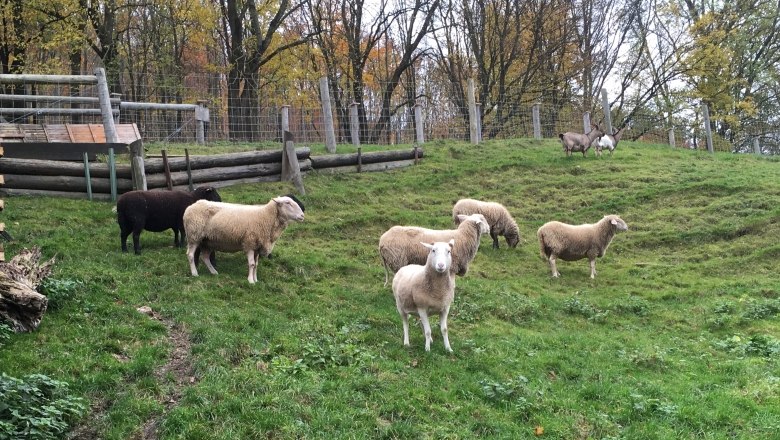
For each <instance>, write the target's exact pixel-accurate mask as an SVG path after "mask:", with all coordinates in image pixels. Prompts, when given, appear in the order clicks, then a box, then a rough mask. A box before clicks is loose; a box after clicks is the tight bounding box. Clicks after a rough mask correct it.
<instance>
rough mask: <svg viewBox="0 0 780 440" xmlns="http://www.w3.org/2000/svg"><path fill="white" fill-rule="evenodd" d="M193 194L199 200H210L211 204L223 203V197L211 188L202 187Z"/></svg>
mask: <svg viewBox="0 0 780 440" xmlns="http://www.w3.org/2000/svg"><path fill="white" fill-rule="evenodd" d="M192 193H193V194H194V195H195V198H196V199H198V200H208V201H210V202H221V201H222V197H220V196H219V193H218V192H217V189H216V188H214V187H211V186H201V187H200V188H196V189H195V191H193V192H192Z"/></svg>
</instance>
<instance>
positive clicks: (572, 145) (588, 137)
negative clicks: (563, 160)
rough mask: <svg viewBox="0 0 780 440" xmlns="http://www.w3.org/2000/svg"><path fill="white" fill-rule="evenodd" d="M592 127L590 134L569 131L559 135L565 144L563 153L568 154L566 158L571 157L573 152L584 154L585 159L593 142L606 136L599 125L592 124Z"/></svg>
mask: <svg viewBox="0 0 780 440" xmlns="http://www.w3.org/2000/svg"><path fill="white" fill-rule="evenodd" d="M590 127H591V130H590V133H588V134H582V133H575V132H573V131H568V132H566V133H560V134H559V135H558V138H559V139H560V140H561V144H563V152H564V153H566V156H571V153H572V152H582V157H585V153H587V152H588V149H589V148H590V145H591V144H592V143H593V141H594V140H596V139H597V138H599V137H601V136H603V135H604V131H602V130H601V129H600V128H599V126H598V125H596V124H591V126H590Z"/></svg>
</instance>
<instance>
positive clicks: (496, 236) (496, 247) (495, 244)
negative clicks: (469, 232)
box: [490, 228, 498, 249]
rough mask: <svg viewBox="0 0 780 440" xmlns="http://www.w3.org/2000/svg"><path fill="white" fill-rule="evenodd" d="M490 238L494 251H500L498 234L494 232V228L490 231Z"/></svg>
mask: <svg viewBox="0 0 780 440" xmlns="http://www.w3.org/2000/svg"><path fill="white" fill-rule="evenodd" d="M490 237H491V238H492V239H493V249H498V234H497V233H495V232H493V228H491V229H490Z"/></svg>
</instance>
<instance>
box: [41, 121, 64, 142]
mask: <svg viewBox="0 0 780 440" xmlns="http://www.w3.org/2000/svg"><path fill="white" fill-rule="evenodd" d="M43 131H44V133H46V142H51V143H54V142H71V139H70V133H68V129H67V128H66V127H65V124H44V125H43Z"/></svg>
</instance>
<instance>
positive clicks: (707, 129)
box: [701, 102, 715, 154]
mask: <svg viewBox="0 0 780 440" xmlns="http://www.w3.org/2000/svg"><path fill="white" fill-rule="evenodd" d="M701 110H702V115H703V116H704V133H705V135H706V137H707V151H709V152H710V153H711V154H713V153H715V150H714V148H713V147H712V127H711V126H710V107H709V106H708V105H707V103H706V102H704V103H702V105H701Z"/></svg>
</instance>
